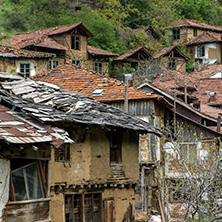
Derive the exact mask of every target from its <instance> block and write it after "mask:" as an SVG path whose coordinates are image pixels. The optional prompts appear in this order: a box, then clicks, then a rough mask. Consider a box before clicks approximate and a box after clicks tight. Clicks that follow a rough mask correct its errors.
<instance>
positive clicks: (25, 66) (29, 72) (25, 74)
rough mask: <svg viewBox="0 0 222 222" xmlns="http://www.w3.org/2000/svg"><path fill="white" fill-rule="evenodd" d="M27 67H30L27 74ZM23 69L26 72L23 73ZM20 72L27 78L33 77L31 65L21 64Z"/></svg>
mask: <svg viewBox="0 0 222 222" xmlns="http://www.w3.org/2000/svg"><path fill="white" fill-rule="evenodd" d="M22 66H24V67H23V68H22ZM27 66H28V70H29V71H28V72H27ZM22 69H23V70H24V71H22ZM19 70H20V72H21V73H22V74H23V75H24V76H25V77H30V75H31V64H30V63H20V64H19Z"/></svg>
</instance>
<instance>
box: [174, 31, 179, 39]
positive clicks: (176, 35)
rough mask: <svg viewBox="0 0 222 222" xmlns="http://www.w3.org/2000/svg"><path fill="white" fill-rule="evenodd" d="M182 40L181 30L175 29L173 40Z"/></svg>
mask: <svg viewBox="0 0 222 222" xmlns="http://www.w3.org/2000/svg"><path fill="white" fill-rule="evenodd" d="M179 39H180V29H173V40H179Z"/></svg>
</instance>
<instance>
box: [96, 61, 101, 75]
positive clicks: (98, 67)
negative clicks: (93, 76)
mask: <svg viewBox="0 0 222 222" xmlns="http://www.w3.org/2000/svg"><path fill="white" fill-rule="evenodd" d="M94 70H95V71H96V72H98V73H100V74H103V63H102V62H95V63H94Z"/></svg>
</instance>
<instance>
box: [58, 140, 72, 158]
mask: <svg viewBox="0 0 222 222" xmlns="http://www.w3.org/2000/svg"><path fill="white" fill-rule="evenodd" d="M55 161H56V162H59V161H70V144H69V143H64V144H62V145H61V146H60V147H59V148H55Z"/></svg>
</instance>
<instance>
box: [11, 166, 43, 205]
mask: <svg viewBox="0 0 222 222" xmlns="http://www.w3.org/2000/svg"><path fill="white" fill-rule="evenodd" d="M12 182H13V186H14V192H15V200H16V201H20V200H32V199H39V198H42V197H43V196H44V195H43V189H42V183H41V179H40V174H39V166H38V164H37V163H33V164H29V165H27V166H24V167H22V168H20V169H18V170H14V171H13V172H12Z"/></svg>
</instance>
